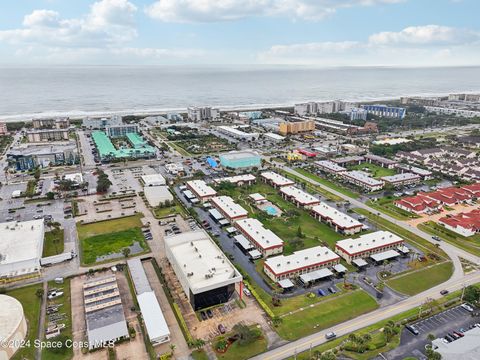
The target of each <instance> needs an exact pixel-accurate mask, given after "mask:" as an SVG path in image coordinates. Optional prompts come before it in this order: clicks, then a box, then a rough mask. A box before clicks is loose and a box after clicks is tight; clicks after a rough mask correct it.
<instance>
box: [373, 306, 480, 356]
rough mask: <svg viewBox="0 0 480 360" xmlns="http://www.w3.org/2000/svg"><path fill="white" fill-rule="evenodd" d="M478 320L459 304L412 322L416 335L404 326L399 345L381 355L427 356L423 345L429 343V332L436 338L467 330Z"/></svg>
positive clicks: (478, 319)
mask: <svg viewBox="0 0 480 360" xmlns="http://www.w3.org/2000/svg"><path fill="white" fill-rule="evenodd" d="M479 321H480V318H479V317H478V316H472V313H470V312H469V311H467V310H465V309H463V308H462V307H461V306H455V307H453V308H451V309H448V310H445V311H442V312H441V313H439V314H437V315H434V316H431V317H429V318H426V319H423V320H420V321H418V322H416V323H414V324H413V326H414V327H415V328H416V329H417V330H418V335H414V334H412V333H411V332H410V331H408V330H407V329H406V328H403V330H402V335H401V338H400V346H398V347H397V348H396V349H394V350H392V351H389V352H388V353H386V354H383V355H385V357H386V358H387V359H403V358H406V357H409V356H414V357H416V358H418V359H426V358H427V357H426V356H425V355H424V353H425V345H426V344H430V341H429V340H428V339H427V336H428V335H429V334H433V335H434V336H435V337H436V338H440V337H444V336H445V335H447V334H449V333H450V334H453V332H462V330H467V329H469V328H470V327H472V326H474V324H475V323H478V322H479Z"/></svg>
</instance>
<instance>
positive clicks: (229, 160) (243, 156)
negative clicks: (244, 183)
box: [220, 150, 262, 169]
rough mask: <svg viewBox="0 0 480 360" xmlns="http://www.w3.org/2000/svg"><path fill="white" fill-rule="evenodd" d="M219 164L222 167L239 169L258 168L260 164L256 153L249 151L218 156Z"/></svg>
mask: <svg viewBox="0 0 480 360" xmlns="http://www.w3.org/2000/svg"><path fill="white" fill-rule="evenodd" d="M220 164H221V165H222V166H223V167H228V168H233V169H241V168H251V167H260V166H261V165H262V162H261V158H260V155H259V154H258V153H256V152H254V151H249V150H242V151H231V152H228V153H224V154H220Z"/></svg>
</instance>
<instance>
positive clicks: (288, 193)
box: [280, 185, 320, 209]
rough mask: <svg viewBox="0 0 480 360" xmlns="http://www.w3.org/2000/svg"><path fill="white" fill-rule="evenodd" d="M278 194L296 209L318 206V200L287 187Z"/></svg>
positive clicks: (301, 191) (295, 188) (293, 187)
mask: <svg viewBox="0 0 480 360" xmlns="http://www.w3.org/2000/svg"><path fill="white" fill-rule="evenodd" d="M280 194H281V195H282V197H283V198H284V199H285V200H289V201H291V202H292V203H294V204H295V206H296V207H304V208H307V209H310V208H311V207H312V206H315V205H318V204H320V200H319V199H317V198H316V197H315V196H313V195H310V194H309V193H307V192H305V191H303V190H300V189H299V188H297V187H295V186H293V185H289V186H283V187H281V188H280Z"/></svg>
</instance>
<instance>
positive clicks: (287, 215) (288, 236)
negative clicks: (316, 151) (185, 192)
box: [220, 183, 344, 254]
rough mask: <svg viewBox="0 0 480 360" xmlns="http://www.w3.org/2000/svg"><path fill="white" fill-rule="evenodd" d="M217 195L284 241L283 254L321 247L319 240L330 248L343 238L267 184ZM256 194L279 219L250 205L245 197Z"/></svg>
mask: <svg viewBox="0 0 480 360" xmlns="http://www.w3.org/2000/svg"><path fill="white" fill-rule="evenodd" d="M220 192H221V193H222V194H225V195H229V196H231V197H232V198H233V199H235V200H236V201H238V203H239V204H240V205H242V206H243V207H244V208H245V209H247V210H248V212H249V215H250V216H251V217H254V218H257V219H259V220H260V221H261V222H262V223H263V224H264V226H265V227H266V228H268V229H270V230H272V231H273V232H274V233H275V234H277V235H278V236H279V237H280V238H281V239H282V240H283V241H285V247H284V254H290V253H292V252H293V251H295V250H300V249H304V248H309V247H313V246H318V245H321V242H322V241H323V242H325V243H326V244H328V245H329V246H330V247H333V246H334V245H335V242H336V241H338V240H340V239H343V238H344V237H342V235H340V234H338V233H337V232H335V231H334V230H333V229H332V228H331V227H329V226H328V225H326V224H324V223H321V222H319V221H318V220H316V219H314V218H313V217H312V216H310V214H309V213H308V212H307V211H305V210H303V209H299V208H297V207H295V205H293V204H292V203H290V202H288V201H286V200H284V199H283V198H282V197H281V196H280V195H279V194H278V191H277V190H276V189H274V188H272V187H271V186H269V185H267V184H264V183H258V184H254V185H251V186H248V187H247V186H243V187H236V188H232V189H231V190H220ZM257 192H258V193H260V194H262V195H264V196H265V197H266V198H267V199H268V200H270V201H271V202H272V203H274V204H275V205H277V206H278V207H279V208H280V209H281V210H282V211H283V212H284V214H283V215H282V216H281V217H272V216H268V215H267V214H266V213H265V212H264V211H262V210H259V209H257V208H256V207H254V206H252V204H251V203H250V202H249V201H248V200H246V199H247V197H248V195H249V194H252V193H257ZM299 226H300V228H301V232H302V233H303V234H304V237H302V238H300V237H299V236H298V227H299ZM296 241H298V246H297V247H294V246H292V243H294V242H296Z"/></svg>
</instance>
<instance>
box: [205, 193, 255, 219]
mask: <svg viewBox="0 0 480 360" xmlns="http://www.w3.org/2000/svg"><path fill="white" fill-rule="evenodd" d="M210 203H211V204H212V205H213V207H215V208H216V209H217V210H218V211H219V212H220V214H222V215H223V216H224V217H225V218H226V219H227V220H228V221H230V222H231V223H233V222H235V221H238V220H242V219H245V218H247V217H248V211H247V210H245V209H244V208H243V207H241V206H240V205H238V204H237V203H236V202H235V201H233V199H232V198H231V197H230V196H216V197H213V198H211V199H210Z"/></svg>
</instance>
